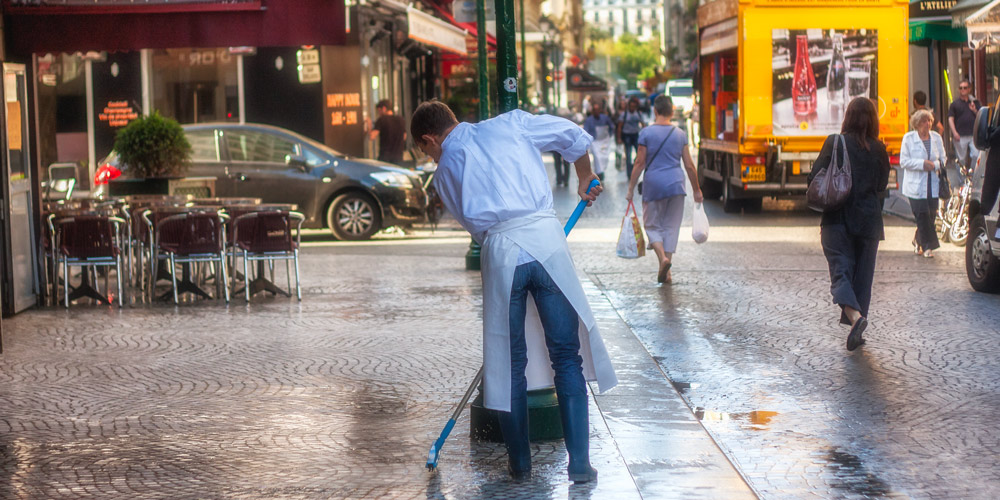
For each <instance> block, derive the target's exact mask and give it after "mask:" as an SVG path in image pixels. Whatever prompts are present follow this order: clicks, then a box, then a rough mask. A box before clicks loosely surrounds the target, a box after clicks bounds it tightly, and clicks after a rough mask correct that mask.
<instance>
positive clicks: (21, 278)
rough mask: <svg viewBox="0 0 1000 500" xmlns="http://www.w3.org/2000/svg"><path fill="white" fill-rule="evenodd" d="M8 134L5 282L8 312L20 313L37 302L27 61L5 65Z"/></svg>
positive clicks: (5, 170)
mask: <svg viewBox="0 0 1000 500" xmlns="http://www.w3.org/2000/svg"><path fill="white" fill-rule="evenodd" d="M3 94H4V104H5V105H6V107H5V109H4V111H5V114H6V125H7V129H6V132H7V133H6V137H5V139H6V140H5V141H4V145H3V147H4V151H3V154H4V158H5V159H6V160H7V162H6V165H5V168H4V172H3V174H4V175H5V176H6V177H7V179H6V180H7V182H6V185H7V192H6V193H4V202H5V203H4V204H5V206H4V207H3V210H4V212H5V213H4V220H5V222H6V224H5V228H4V229H5V233H6V234H5V237H6V238H5V239H6V240H7V242H8V247H7V250H8V254H7V255H5V256H4V258H5V259H6V263H5V264H6V266H7V269H8V270H9V273H8V275H7V282H6V283H4V299H5V300H4V312H7V313H11V314H13V313H18V312H20V311H23V310H25V309H27V308H29V307H31V306H33V305H35V298H36V295H35V290H36V287H35V283H36V282H37V279H36V278H37V273H36V267H35V237H34V236H33V235H34V234H35V233H34V230H33V228H32V224H31V206H32V200H31V175H32V173H31V158H30V157H29V152H30V151H31V148H30V147H29V144H28V92H27V83H26V81H25V73H24V65H23V64H6V63H5V64H4V65H3Z"/></svg>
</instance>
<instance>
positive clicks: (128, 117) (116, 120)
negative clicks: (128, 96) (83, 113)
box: [97, 101, 139, 128]
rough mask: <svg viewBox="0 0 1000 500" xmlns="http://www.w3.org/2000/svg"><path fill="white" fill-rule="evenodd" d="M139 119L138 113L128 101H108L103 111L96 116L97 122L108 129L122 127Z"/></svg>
mask: <svg viewBox="0 0 1000 500" xmlns="http://www.w3.org/2000/svg"><path fill="white" fill-rule="evenodd" d="M136 118H139V112H138V111H136V110H135V108H133V107H132V105H131V104H129V102H128V101H110V102H108V103H107V104H106V105H105V106H104V110H102V111H101V112H100V113H98V114H97V120H98V121H100V122H104V123H106V124H107V125H108V126H109V127H115V128H118V127H124V126H125V125H128V122H130V121H132V120H135V119H136Z"/></svg>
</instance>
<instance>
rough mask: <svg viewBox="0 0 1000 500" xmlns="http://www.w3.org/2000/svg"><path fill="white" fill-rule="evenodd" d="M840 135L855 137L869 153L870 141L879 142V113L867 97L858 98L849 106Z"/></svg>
mask: <svg viewBox="0 0 1000 500" xmlns="http://www.w3.org/2000/svg"><path fill="white" fill-rule="evenodd" d="M840 133H841V134H844V135H850V136H853V137H854V138H855V139H857V141H858V143H859V144H860V145H861V148H862V149H864V150H865V151H868V139H869V138H872V139H875V140H878V111H877V110H876V109H875V104H874V103H872V100H871V99H869V98H867V97H856V98H855V99H854V100H853V101H851V103H850V104H848V105H847V112H846V113H845V114H844V124H843V125H842V126H841V128H840Z"/></svg>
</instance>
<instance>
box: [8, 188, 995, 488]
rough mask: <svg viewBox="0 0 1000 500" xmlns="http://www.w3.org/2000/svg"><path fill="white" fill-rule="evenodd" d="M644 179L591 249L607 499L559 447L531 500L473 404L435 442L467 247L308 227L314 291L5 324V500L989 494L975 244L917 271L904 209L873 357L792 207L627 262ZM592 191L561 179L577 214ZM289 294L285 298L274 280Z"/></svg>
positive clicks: (443, 235)
mask: <svg viewBox="0 0 1000 500" xmlns="http://www.w3.org/2000/svg"><path fill="white" fill-rule="evenodd" d="M623 178H624V174H621V173H620V172H615V171H612V172H609V176H608V179H607V182H606V187H607V192H606V194H605V196H603V197H602V198H601V200H600V201H599V202H598V203H597V204H596V205H595V206H594V207H592V208H591V209H588V210H587V211H586V212H585V213H584V217H583V219H582V220H581V222H580V224H579V225H578V228H577V229H576V230H575V231H574V233H573V234H572V235H571V237H570V241H571V246H572V248H573V252H574V256H575V258H576V261H577V263H578V267H579V270H580V272H581V276H582V278H583V280H584V284H585V288H586V290H587V292H588V294H589V297H590V300H591V303H592V305H593V307H594V310H595V314H596V315H597V318H598V321H599V324H600V325H601V328H602V332H603V334H604V336H605V339H606V341H607V343H608V346H609V351H610V352H611V354H612V357H613V359H614V360H615V363H616V367H617V369H618V372H619V377H620V378H621V380H622V383H621V385H620V386H619V387H618V388H616V389H615V390H613V391H611V392H609V393H608V394H605V395H598V396H595V397H594V403H595V404H593V405H591V427H592V430H591V439H592V441H591V442H592V454H593V461H594V463H595V466H596V467H597V468H598V469H599V470H600V471H601V476H600V481H599V482H598V484H597V485H596V486H593V487H582V486H572V485H570V484H569V483H568V482H567V481H566V477H565V472H564V471H565V466H566V459H565V451H564V448H563V446H562V444H561V443H559V442H554V443H539V444H534V445H533V462H534V465H535V470H536V475H535V478H534V480H533V481H531V482H529V483H525V484H515V483H511V482H510V481H509V480H507V478H506V474H505V471H504V467H505V461H506V458H505V454H504V451H503V449H502V446H501V445H497V444H491V443H480V442H474V441H470V440H469V438H468V437H467V436H468V420H467V413H466V414H465V416H463V418H462V419H461V420H460V421H459V424H458V426H457V427H456V429H455V430H454V431H453V433H452V437H451V438H450V439H449V441H448V443H447V444H446V446H445V450H444V452H443V454H442V457H441V462H440V467H439V468H438V469H437V470H436V471H434V472H429V471H427V470H426V469H425V468H424V465H423V464H424V462H425V460H426V453H427V449H428V448H429V445H430V443H431V442H432V441H433V440H434V438H436V437H437V434H438V432H440V429H441V427H442V426H443V424H444V422H445V420H446V419H447V416H448V415H449V414H450V413H451V411H452V409H453V405H454V404H455V402H456V401H457V399H458V398H459V396H460V395H461V393H462V391H463V390H464V388H465V386H466V384H467V383H468V380H470V379H471V377H472V376H473V374H474V373H475V371H476V369H477V368H478V366H479V362H480V353H479V350H480V333H479V332H480V319H479V307H480V283H479V277H478V274H476V273H469V272H466V271H464V269H463V268H462V267H463V260H462V257H463V255H464V253H465V247H466V245H467V244H468V241H469V239H468V236H467V235H465V234H464V233H462V232H460V231H455V230H454V225H453V222H448V221H445V222H443V223H442V224H441V225H440V226H439V227H438V228H437V229H436V230H435V231H433V232H431V231H430V230H429V229H428V228H416V229H415V230H414V231H413V232H411V233H410V234H409V235H403V234H402V233H401V232H387V233H386V234H383V235H380V237H379V238H380V240H385V241H375V242H362V243H343V242H332V241H329V240H328V239H327V238H326V237H325V236H323V235H320V234H313V235H311V236H310V237H309V238H308V240H309V242H308V243H307V244H306V248H305V250H304V256H303V278H304V280H303V283H304V285H305V289H304V300H303V301H302V302H301V303H299V302H296V301H294V300H288V299H283V298H281V299H271V298H264V297H258V298H256V299H255V301H254V303H253V304H251V305H249V306H247V305H244V304H243V303H242V302H241V301H239V300H237V301H234V302H233V304H232V305H230V306H229V307H226V306H224V305H222V304H218V303H213V302H198V303H187V304H182V305H181V306H179V307H174V306H172V305H156V306H136V307H132V308H125V309H124V310H118V309H117V308H108V307H95V306H88V305H80V306H74V308H73V309H71V310H69V311H64V310H62V309H48V310H38V311H30V312H27V313H23V314H21V315H18V316H15V317H13V318H8V319H5V320H4V329H5V334H4V340H5V346H4V347H5V351H4V354H3V355H2V356H0V408H3V410H2V412H0V498H421V499H424V498H427V499H446V498H447V499H451V498H484V499H486V498H593V499H605V498H613V499H616V500H617V499H622V500H624V499H630V498H637V499H638V498H641V499H647V500H648V499H653V498H683V499H687V498H727V499H728V498H752V497H753V496H754V495H755V494H756V495H759V496H761V497H764V498H809V497H822V498H865V497H883V498H884V497H901V498H908V497H912V498H995V497H997V496H998V495H1000V493H998V492H1000V464H998V462H1000V459H998V458H997V457H998V456H1000V453H998V452H1000V442H998V438H997V437H995V434H994V433H992V432H990V431H991V429H992V427H994V426H995V425H993V421H992V417H993V416H995V415H996V414H997V413H998V411H997V410H1000V408H998V407H1000V397H998V394H997V392H998V391H997V389H998V388H997V369H996V367H997V364H996V361H995V353H996V352H997V348H998V345H997V343H998V342H1000V340H998V338H997V335H996V333H997V327H996V326H995V325H997V324H998V323H1000V307H998V306H1000V298H998V297H995V296H986V295H981V294H976V293H974V292H972V291H971V290H970V289H969V288H968V285H967V283H965V281H964V275H963V274H962V267H961V265H962V254H961V249H959V248H957V247H951V246H948V245H946V248H943V249H942V250H941V252H940V253H939V254H938V258H936V259H933V260H929V261H928V260H924V259H918V258H916V257H914V256H913V255H912V254H911V253H909V244H908V242H909V238H910V236H911V234H912V226H911V225H910V223H908V222H906V221H902V220H900V219H894V218H887V221H888V222H889V224H890V227H889V228H888V230H887V240H886V241H885V242H884V243H883V245H882V247H881V248H882V252H881V253H880V257H879V259H880V260H879V268H878V275H877V278H876V287H875V297H876V298H875V301H874V304H873V310H872V313H871V320H872V323H871V326H870V328H869V333H868V334H866V336H867V337H868V339H869V343H868V344H867V345H866V346H864V347H863V348H862V349H860V350H859V351H856V352H855V353H850V354H849V353H847V352H846V351H845V350H844V348H843V344H844V337H845V336H846V331H845V330H843V329H842V328H841V327H839V326H838V325H837V324H836V319H837V317H836V310H835V307H834V306H833V305H831V304H830V300H829V291H828V289H829V283H828V281H827V275H826V268H825V261H824V260H823V258H822V254H821V252H820V250H819V246H818V230H817V228H816V223H817V217H816V216H815V215H812V214H809V213H807V212H804V211H803V210H802V209H801V206H800V204H798V203H796V202H789V201H781V202H772V201H768V202H767V203H766V204H765V212H764V213H763V214H753V215H750V214H748V215H742V216H738V215H728V214H722V213H719V212H718V210H717V209H718V204H717V203H709V204H708V205H707V206H708V210H709V216H710V218H711V220H712V224H713V226H712V231H711V237H710V242H709V243H708V244H706V245H702V246H696V245H694V244H693V243H690V241H689V238H687V236H686V234H685V235H683V236H682V243H681V245H680V248H679V253H678V254H677V256H676V258H675V261H674V262H675V266H674V273H675V274H674V279H675V283H674V284H673V285H672V286H660V285H657V284H655V282H654V281H655V280H654V273H655V264H654V263H653V260H652V259H651V258H650V257H646V258H643V259H637V260H623V259H618V258H616V257H614V253H613V245H614V240H615V238H616V237H617V230H618V226H619V224H620V222H621V212H623V211H624V199H623V192H622V191H623V190H622V187H623V182H622V181H623ZM574 204H575V200H574V197H573V194H572V191H571V190H567V189H565V188H561V189H559V188H557V191H556V205H557V210H558V211H559V212H560V214H562V215H563V216H565V215H566V214H568V213H569V211H570V210H571V209H572V206H573V205H574ZM281 281H282V280H281V279H280V276H279V280H278V282H279V283H280V282H281Z"/></svg>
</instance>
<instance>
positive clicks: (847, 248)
mask: <svg viewBox="0 0 1000 500" xmlns="http://www.w3.org/2000/svg"><path fill="white" fill-rule="evenodd" d="M840 132H841V134H842V135H843V136H844V142H845V143H846V149H847V157H848V159H850V161H851V193H850V195H848V197H847V201H846V202H845V203H844V205H843V206H842V207H840V208H839V209H837V210H831V211H828V212H824V213H823V220H822V222H821V223H820V225H821V226H822V229H821V235H822V236H821V241H822V244H823V254H824V255H826V260H827V263H828V264H829V266H830V292H831V293H832V294H833V302H834V303H835V304H837V305H839V306H840V308H841V315H840V322H841V323H842V324H845V325H850V327H851V331H850V333H849V334H848V336H847V350H849V351H853V350H855V349H857V348H858V347H859V346H860V345H862V344H864V343H865V340H864V338H862V336H861V335H862V333H864V331H865V328H867V327H868V319H867V316H868V305H869V304H870V303H871V296H872V280H873V278H874V277H875V255H876V253H877V252H878V243H879V241H881V240H883V239H885V232H884V230H883V226H882V200H881V197H880V193H882V192H884V191H885V189H886V186H887V185H888V183H889V154H888V153H887V152H886V149H885V145H884V144H882V143H881V142H879V140H878V113H877V111H876V109H875V105H874V104H873V103H872V102H871V100H869V99H866V98H863V97H859V98H857V99H854V100H853V101H851V103H850V104H849V105H848V106H847V113H846V114H845V115H844V123H843V125H842V127H841V130H840ZM837 137H838V136H837V135H831V136H829V137H827V138H826V142H825V143H824V144H823V149H822V151H820V154H819V158H817V159H816V163H815V164H814V165H813V169H812V173H811V174H810V175H809V182H812V180H813V177H814V176H815V174H816V173H818V172H819V171H820V170H821V169H822V168H824V167H826V166H827V165H829V164H830V160H831V155H832V154H833V152H834V150H835V149H836V151H837V157H838V158H840V157H841V156H840V155H842V154H843V152H844V147H843V146H840V142H839V141H838V140H837Z"/></svg>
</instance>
